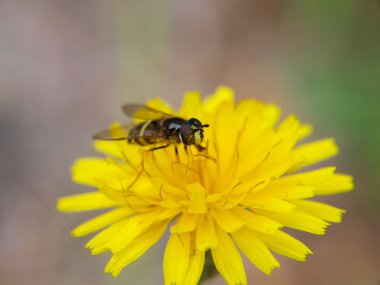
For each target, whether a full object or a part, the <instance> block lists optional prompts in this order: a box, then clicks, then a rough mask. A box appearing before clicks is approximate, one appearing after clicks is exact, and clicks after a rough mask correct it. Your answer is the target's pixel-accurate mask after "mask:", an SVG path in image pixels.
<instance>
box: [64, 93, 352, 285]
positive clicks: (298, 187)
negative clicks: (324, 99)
mask: <svg viewBox="0 0 380 285" xmlns="http://www.w3.org/2000/svg"><path fill="white" fill-rule="evenodd" d="M147 106H149V108H154V109H156V110H159V111H161V112H164V113H165V114H172V115H173V116H174V117H179V118H184V119H190V118H196V119H197V120H199V121H200V122H202V123H203V124H208V125H209V127H208V128H207V129H204V132H203V135H204V138H203V137H202V139H203V141H202V148H197V147H196V146H195V145H189V146H187V147H186V149H185V147H184V145H183V144H181V143H178V144H175V143H171V144H169V145H168V146H166V147H163V148H157V149H155V150H150V149H152V146H150V145H147V146H142V145H139V144H136V143H128V140H127V139H121V140H109V141H103V140H96V141H95V148H96V149H97V150H98V151H100V152H102V153H104V154H105V157H102V158H81V159H78V160H77V161H76V162H75V164H74V165H73V167H72V174H73V180H74V181H75V182H77V183H80V184H84V185H88V186H90V187H93V188H94V189H93V190H92V191H91V192H88V193H82V194H78V195H75V196H69V197H62V198H60V199H59V200H58V204H57V207H58V209H59V210H60V211H65V212H77V211H78V212H79V211H89V210H98V209H107V210H106V211H105V212H104V213H103V214H101V215H99V216H96V217H94V218H93V219H91V220H89V221H87V222H85V223H83V224H81V225H79V226H78V227H77V228H75V229H74V230H73V231H72V234H73V235H74V236H76V237H81V236H84V235H88V234H92V233H95V232H96V234H95V235H94V236H93V237H92V238H91V239H90V240H89V241H88V243H87V244H86V247H87V248H89V249H90V250H91V253H92V254H100V253H103V252H107V251H110V252H111V253H112V257H111V258H110V260H109V262H108V264H107V265H106V268H105V271H106V272H107V273H110V274H112V276H114V277H115V276H117V275H118V274H119V273H120V271H121V270H122V269H123V268H124V267H125V266H127V265H128V264H130V263H131V262H133V261H135V260H136V259H138V258H139V257H140V256H142V255H143V254H144V253H145V252H146V251H147V250H148V249H149V248H150V247H151V246H153V245H154V244H155V243H157V242H158V241H159V240H160V238H161V237H162V236H163V235H164V233H165V232H166V231H168V232H169V233H170V234H169V240H168V241H167V244H166V248H165V253H164V256H163V271H164V279H165V284H167V285H172V284H189V285H190V284H198V282H199V279H200V276H201V274H202V271H203V267H204V261H205V253H206V251H208V250H209V251H210V252H211V256H212V259H213V262H214V264H215V267H216V269H217V270H218V272H219V273H220V275H221V276H222V277H223V278H224V279H225V281H226V283H227V284H247V278H246V272H245V269H244V265H243V261H242V257H241V255H240V252H241V254H244V255H245V256H246V257H247V259H248V260H249V261H250V262H252V263H253V264H254V265H255V266H256V267H257V268H259V269H260V270H261V271H263V272H264V273H266V274H270V273H271V271H272V270H273V269H274V268H276V267H280V264H279V262H278V261H277V259H276V258H275V257H274V256H273V254H272V253H273V252H275V253H277V254H280V255H284V256H286V257H289V258H292V259H295V260H299V261H304V260H305V259H306V256H307V255H308V254H311V253H312V251H311V250H310V249H309V248H308V247H307V246H306V245H305V244H303V243H302V242H301V241H299V240H298V239H296V238H294V237H292V236H291V235H289V234H287V233H286V228H293V229H297V230H300V231H304V232H308V233H312V234H317V235H322V234H324V233H325V230H326V228H327V227H328V226H329V225H330V223H337V222H340V221H341V216H342V213H343V212H344V210H342V209H338V208H336V207H333V206H330V205H327V204H324V203H321V202H317V201H316V200H315V199H313V198H314V197H316V196H320V195H330V194H337V193H342V192H346V191H349V190H351V189H353V183H352V177H350V176H348V175H345V174H339V173H336V169H335V167H323V168H317V169H316V168H313V170H309V169H308V168H307V167H308V166H311V165H313V164H315V163H318V162H320V161H323V160H326V159H328V158H330V157H332V156H334V155H336V154H337V152H338V147H337V146H336V144H335V142H334V140H333V139H331V138H328V139H322V140H318V141H313V142H307V143H302V140H303V139H304V138H306V137H307V136H309V135H310V134H311V132H312V128H311V126H309V125H306V124H302V123H300V122H299V120H297V118H296V117H295V116H289V117H287V118H285V119H283V120H282V121H280V122H279V117H280V110H279V108H278V107H277V106H275V105H271V104H268V105H266V104H263V103H261V102H258V101H255V100H252V99H245V100H241V101H240V102H238V103H235V101H234V95H233V91H232V90H231V89H229V88H227V87H220V88H218V89H217V90H216V92H215V94H214V95H212V96H210V97H206V98H205V99H204V100H203V101H202V99H201V96H200V94H199V93H196V92H188V93H186V94H185V96H184V101H183V105H182V107H181V108H180V109H179V110H178V111H177V112H175V111H174V110H172V109H171V107H170V106H168V105H167V104H166V103H164V102H163V101H161V100H160V99H156V100H152V101H149V102H148V103H147ZM120 126H121V125H120V124H118V123H114V124H113V125H112V127H111V129H110V130H115V129H119V131H121V132H122V130H123V128H121V127H120ZM123 135H124V137H128V133H126V132H125V133H124V134H123ZM199 142H200V141H198V143H199ZM239 251H240V252H239Z"/></svg>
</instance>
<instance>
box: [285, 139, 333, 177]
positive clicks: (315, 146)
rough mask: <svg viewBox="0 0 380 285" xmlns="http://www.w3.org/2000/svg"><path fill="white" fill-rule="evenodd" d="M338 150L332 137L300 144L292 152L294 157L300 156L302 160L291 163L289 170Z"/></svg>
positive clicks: (306, 164) (308, 163)
mask: <svg viewBox="0 0 380 285" xmlns="http://www.w3.org/2000/svg"><path fill="white" fill-rule="evenodd" d="M338 150H339V149H338V147H337V145H336V144H335V141H334V140H333V139H324V140H319V141H315V142H311V143H307V144H304V145H301V146H299V147H297V148H295V149H294V150H293V152H292V154H293V155H294V156H295V157H299V158H301V159H302V161H301V162H299V163H297V164H295V165H293V167H292V169H291V170H290V171H295V170H298V169H300V168H302V167H305V166H308V165H312V164H314V163H317V162H320V161H322V160H325V159H328V158H330V157H332V156H334V155H336V154H337V153H338Z"/></svg>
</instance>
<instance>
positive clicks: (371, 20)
mask: <svg viewBox="0 0 380 285" xmlns="http://www.w3.org/2000/svg"><path fill="white" fill-rule="evenodd" d="M379 31H380V2H379V1H375V0H371V1H370V0H361V1H360V0H345V1H338V0H337V1H331V0H321V1H302V0H293V1H279V0H277V1H276V0H268V1H253V0H244V1H243V0H237V1H227V0H224V1H201V0H194V1H185V0H177V1H121V0H120V1H117V0H109V1H101V0H94V1H74V0H33V1H28V0H24V1H23V0H0V131H1V137H0V155H1V164H0V167H1V171H0V177H1V192H0V284H30V285H32V284H39V285H40V284H58V285H59V284H62V285H63V284H74V285H75V284H162V282H163V281H162V272H161V271H162V270H161V263H162V262H161V258H162V252H163V246H164V242H161V243H160V244H158V245H157V246H155V247H154V248H153V249H152V250H150V251H149V252H148V254H147V255H145V256H144V257H143V258H141V259H140V260H138V261H137V262H136V263H134V264H132V265H131V266H130V267H128V268H127V269H126V270H124V272H123V273H122V274H121V275H120V277H119V278H118V279H115V280H114V279H112V278H111V277H110V276H108V275H105V274H104V273H103V272H102V271H103V268H104V266H105V264H106V262H107V259H108V258H109V256H108V255H107V254H104V255H101V256H97V257H92V256H90V254H89V252H88V251H87V250H86V249H84V248H83V245H84V244H85V242H86V240H87V239H86V238H82V239H74V238H71V237H70V236H69V231H70V229H72V228H73V227H75V225H77V224H79V223H80V222H82V221H85V220H86V219H88V218H89V217H92V216H94V214H95V213H85V214H73V215H68V214H62V213H57V212H56V210H55V200H56V198H57V197H58V196H62V195H69V194H74V193H78V192H82V191H88V189H86V188H85V187H82V186H80V185H75V184H73V183H72V182H71V181H70V173H69V168H70V166H71V164H72V162H73V161H74V160H75V158H77V157H80V156H90V155H95V152H94V151H93V150H92V149H91V144H92V142H91V135H92V134H93V133H95V132H97V131H99V130H101V129H104V128H105V127H106V126H107V125H108V124H109V123H110V122H112V121H113V120H115V119H118V120H124V118H123V116H122V114H121V111H120V106H121V104H123V103H125V102H133V101H135V102H144V101H145V100H147V99H150V98H154V97H157V96H160V97H162V98H164V99H165V100H166V101H167V102H169V103H171V104H172V105H174V106H179V104H180V102H181V95H182V93H183V92H184V91H186V90H194V89H196V90H200V91H201V92H203V93H204V94H210V93H212V92H213V91H214V90H215V88H216V87H217V86H218V85H221V84H223V85H229V86H231V87H232V88H234V89H235V91H236V93H237V97H238V98H244V97H249V98H257V99H260V100H263V101H265V102H273V103H276V104H278V105H280V106H281V107H282V109H283V112H284V115H287V114H291V113H295V114H297V115H298V117H299V118H300V119H301V120H302V121H304V122H308V123H311V124H313V125H314V126H315V134H314V136H313V138H315V139H318V138H323V137H330V136H332V137H335V138H336V139H337V142H338V144H339V146H340V149H341V152H340V155H339V156H338V157H336V158H334V159H332V160H330V161H329V162H327V165H338V170H339V171H340V172H344V173H349V174H352V175H353V176H354V177H355V184H356V190H355V191H354V192H351V193H348V194H345V195H339V196H333V197H327V198H324V199H323V200H324V201H328V202H329V203H331V204H333V205H336V206H338V207H342V208H345V209H347V210H348V212H347V214H346V215H345V216H344V219H343V223H341V224H337V225H333V226H332V227H331V228H329V230H328V231H327V234H326V235H325V236H322V237H319V236H312V235H308V234H303V233H298V232H295V233H294V234H295V236H296V237H298V238H300V239H301V240H303V241H304V242H305V243H306V244H308V245H309V246H310V247H311V249H312V250H313V251H314V252H315V253H314V255H313V256H310V257H309V259H308V261H307V262H305V263H298V262H295V261H292V260H288V259H285V258H281V257H280V258H279V260H280V262H281V264H282V268H281V269H279V270H275V271H274V272H273V274H272V275H271V276H269V277H268V276H265V275H264V274H263V273H261V272H259V271H258V270H257V269H255V268H254V267H253V266H252V265H248V264H247V266H246V269H247V272H248V276H249V284H282V285H294V284H334V285H339V284H345V285H351V284H352V285H353V284H360V285H362V284H364V285H366V284H368V285H370V284H380V270H379V268H380V257H379V252H380V230H379V224H380V219H379V217H380V209H379V204H380V175H379V174H380V163H379V162H380V151H379V147H380V130H379V124H380V32H379ZM208 284H224V283H223V280H222V279H220V278H217V279H215V280H213V281H211V282H209V283H208Z"/></svg>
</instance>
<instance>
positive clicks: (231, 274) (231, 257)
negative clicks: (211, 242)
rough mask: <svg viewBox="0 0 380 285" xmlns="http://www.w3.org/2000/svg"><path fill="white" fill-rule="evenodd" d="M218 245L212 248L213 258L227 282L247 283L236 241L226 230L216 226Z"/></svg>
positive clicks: (243, 284)
mask: <svg viewBox="0 0 380 285" xmlns="http://www.w3.org/2000/svg"><path fill="white" fill-rule="evenodd" d="M216 232H217V238H218V246H217V247H215V248H212V249H211V254H212V258H213V260H214V263H215V267H216V269H218V271H219V273H220V275H222V276H223V278H224V279H225V280H226V282H227V284H242V285H245V284H247V277H246V275H245V270H244V265H243V261H242V259H241V256H240V254H239V251H238V250H237V248H236V246H235V243H234V242H233V240H232V239H231V237H230V236H229V234H227V233H226V232H224V231H222V230H221V229H219V227H216Z"/></svg>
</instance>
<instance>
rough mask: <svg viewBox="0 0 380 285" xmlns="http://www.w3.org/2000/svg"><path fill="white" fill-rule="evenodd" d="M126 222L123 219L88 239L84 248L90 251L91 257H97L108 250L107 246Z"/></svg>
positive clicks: (126, 220)
mask: <svg viewBox="0 0 380 285" xmlns="http://www.w3.org/2000/svg"><path fill="white" fill-rule="evenodd" d="M127 222H128V219H123V220H121V221H119V222H116V223H113V224H112V225H110V226H109V227H107V228H106V229H105V230H103V231H101V232H100V233H98V234H97V235H95V236H94V237H93V238H92V239H90V240H89V241H88V242H87V244H86V246H85V247H86V248H89V249H90V250H91V254H92V255H97V254H100V253H103V252H105V251H107V250H109V248H108V246H107V244H108V243H109V241H110V240H112V239H113V238H114V236H115V235H117V234H118V233H119V232H120V231H122V230H123V229H124V228H125V225H126V224H127Z"/></svg>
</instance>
